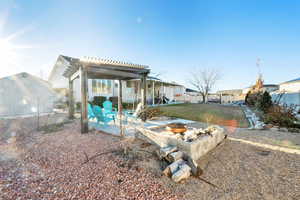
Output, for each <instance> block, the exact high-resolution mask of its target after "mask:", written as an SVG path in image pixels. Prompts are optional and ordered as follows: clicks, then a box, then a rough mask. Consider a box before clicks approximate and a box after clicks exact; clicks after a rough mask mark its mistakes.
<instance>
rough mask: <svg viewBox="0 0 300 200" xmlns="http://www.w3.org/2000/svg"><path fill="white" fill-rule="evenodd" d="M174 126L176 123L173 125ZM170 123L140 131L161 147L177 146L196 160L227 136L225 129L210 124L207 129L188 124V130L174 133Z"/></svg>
mask: <svg viewBox="0 0 300 200" xmlns="http://www.w3.org/2000/svg"><path fill="white" fill-rule="evenodd" d="M173 126H174V125H173ZM167 127H168V125H164V126H159V127H154V128H148V129H142V130H140V132H142V133H143V135H144V136H146V137H147V138H149V139H150V140H152V141H153V142H154V143H156V144H157V145H158V146H160V147H162V148H163V147H167V146H176V147H177V148H178V150H180V151H182V152H183V153H184V154H185V155H187V156H189V157H190V158H191V159H192V160H193V161H194V162H195V161H197V160H198V159H199V158H201V157H202V156H203V155H205V154H206V153H207V152H209V151H210V150H212V149H214V148H215V147H216V146H217V145H218V144H219V143H220V142H222V140H223V139H224V138H225V133H224V129H223V128H221V127H219V126H210V127H208V128H206V129H202V128H200V129H199V128H198V129H197V128H194V127H192V126H190V125H186V131H185V132H182V131H179V133H177V132H176V131H175V132H176V133H174V132H172V131H171V130H170V128H167Z"/></svg>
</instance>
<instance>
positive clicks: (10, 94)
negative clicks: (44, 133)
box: [0, 72, 59, 117]
mask: <svg viewBox="0 0 300 200" xmlns="http://www.w3.org/2000/svg"><path fill="white" fill-rule="evenodd" d="M58 98H59V96H58V95H57V93H55V91H54V90H53V89H52V88H51V85H50V84H49V83H48V82H47V81H44V80H42V79H40V78H38V77H36V76H33V75H31V74H28V73H26V72H22V73H19V74H15V75H12V76H7V77H4V78H1V79H0V116H2V117H6V116H16V115H31V114H35V113H50V112H52V111H53V108H54V104H55V101H57V100H58Z"/></svg>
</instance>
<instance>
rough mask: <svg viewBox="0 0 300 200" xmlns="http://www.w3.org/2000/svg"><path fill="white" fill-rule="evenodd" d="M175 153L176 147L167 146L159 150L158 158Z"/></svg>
mask: <svg viewBox="0 0 300 200" xmlns="http://www.w3.org/2000/svg"><path fill="white" fill-rule="evenodd" d="M175 151H177V147H176V146H167V147H163V148H161V149H160V156H161V157H166V156H168V155H169V154H170V153H172V152H175Z"/></svg>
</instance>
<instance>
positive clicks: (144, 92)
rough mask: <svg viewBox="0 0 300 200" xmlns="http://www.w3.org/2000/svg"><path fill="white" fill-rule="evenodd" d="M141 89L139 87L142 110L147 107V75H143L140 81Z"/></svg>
mask: <svg viewBox="0 0 300 200" xmlns="http://www.w3.org/2000/svg"><path fill="white" fill-rule="evenodd" d="M141 83H142V87H141V89H142V90H141V96H142V106H143V109H145V108H146V107H147V74H144V75H143V77H142V79H141Z"/></svg>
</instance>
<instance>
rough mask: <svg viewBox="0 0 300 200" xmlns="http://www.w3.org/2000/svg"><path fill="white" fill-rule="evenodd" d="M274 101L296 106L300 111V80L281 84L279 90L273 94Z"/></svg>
mask: <svg viewBox="0 0 300 200" xmlns="http://www.w3.org/2000/svg"><path fill="white" fill-rule="evenodd" d="M271 96H272V99H273V101H279V103H281V104H286V105H289V106H290V105H295V106H297V108H298V109H299V110H300V78H297V79H293V80H290V81H286V82H284V83H281V84H279V90H277V91H274V92H272V93H271Z"/></svg>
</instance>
